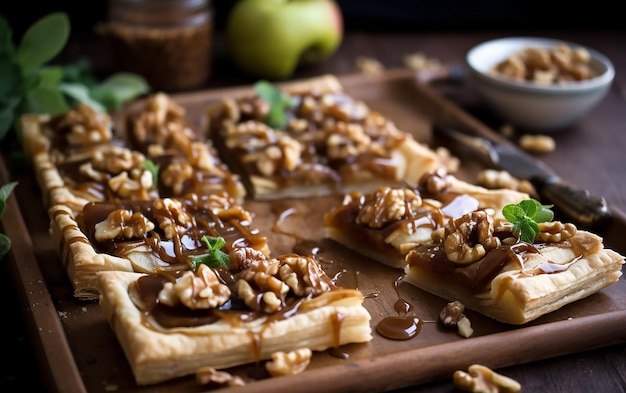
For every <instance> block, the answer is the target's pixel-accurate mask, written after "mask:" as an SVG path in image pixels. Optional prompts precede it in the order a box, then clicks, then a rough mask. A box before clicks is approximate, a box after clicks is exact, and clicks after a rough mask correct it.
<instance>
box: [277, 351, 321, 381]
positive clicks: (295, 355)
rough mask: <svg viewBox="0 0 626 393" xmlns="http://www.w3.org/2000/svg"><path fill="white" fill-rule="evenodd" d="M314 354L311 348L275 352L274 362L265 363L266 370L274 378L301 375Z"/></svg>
mask: <svg viewBox="0 0 626 393" xmlns="http://www.w3.org/2000/svg"><path fill="white" fill-rule="evenodd" d="M312 356H313V352H312V351H311V350H310V349H309V348H300V349H297V350H295V351H291V352H274V353H273V354H272V360H271V361H269V362H267V363H265V368H266V369H267V371H268V372H269V373H270V375H271V376H272V377H277V376H281V375H294V374H300V373H301V372H303V371H304V370H306V368H307V366H308V365H309V363H310V362H311V357H312Z"/></svg>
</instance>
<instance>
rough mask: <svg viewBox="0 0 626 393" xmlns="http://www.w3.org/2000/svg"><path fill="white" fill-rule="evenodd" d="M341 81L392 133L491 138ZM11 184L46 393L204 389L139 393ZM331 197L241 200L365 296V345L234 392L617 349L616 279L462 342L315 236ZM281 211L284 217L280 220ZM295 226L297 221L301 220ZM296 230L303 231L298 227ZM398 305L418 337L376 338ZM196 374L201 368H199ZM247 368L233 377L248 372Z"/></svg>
mask: <svg viewBox="0 0 626 393" xmlns="http://www.w3.org/2000/svg"><path fill="white" fill-rule="evenodd" d="M340 80H341V82H342V84H343V85H344V87H345V88H346V90H347V91H348V92H349V93H350V94H352V95H353V96H354V97H357V98H359V99H362V100H364V101H365V102H367V103H368V104H369V105H370V107H372V108H374V109H376V110H378V111H380V112H381V113H383V114H384V115H385V116H387V117H389V118H392V119H394V121H395V122H396V124H397V125H398V127H399V128H401V129H404V130H407V131H410V132H412V133H414V134H415V136H416V137H417V138H418V140H420V141H423V142H428V143H432V140H431V139H430V126H431V124H432V122H433V121H446V122H448V123H453V124H454V123H457V124H459V125H465V126H468V127H471V128H474V129H476V130H478V131H480V132H485V133H489V134H492V133H493V132H492V131H491V130H489V129H488V128H487V127H485V126H484V125H483V124H481V123H480V122H478V121H477V120H476V119H474V118H472V117H471V116H469V115H468V114H467V113H465V112H463V111H462V110H460V109H459V108H458V107H456V106H455V105H453V104H452V103H450V102H449V101H447V100H446V99H444V98H443V97H442V96H440V95H439V94H437V93H436V92H434V91H433V90H432V89H431V88H429V87H427V86H424V85H422V84H418V83H416V82H415V79H414V78H413V76H412V75H411V74H410V73H407V72H405V71H391V72H388V73H386V74H385V75H382V76H362V75H349V76H342V77H340ZM247 90H248V87H242V88H232V89H220V90H213V91H206V92H197V93H191V94H183V95H175V96H174V98H175V99H176V100H177V101H178V102H179V103H180V104H182V105H183V106H185V107H186V108H187V110H188V116H189V118H190V119H192V120H193V121H195V122H197V124H198V125H201V114H202V112H203V110H204V109H205V108H206V106H207V105H208V104H209V103H211V102H213V101H215V100H217V99H220V98H221V97H224V96H228V95H231V94H240V93H242V92H244V91H247ZM479 168H480V165H479V164H478V163H476V162H471V161H465V162H464V165H463V169H462V171H461V172H460V174H459V176H460V177H462V178H466V180H470V181H471V180H474V179H475V175H476V172H477V170H478V169H479ZM9 180H17V181H19V186H18V187H17V188H16V190H15V192H14V195H15V197H12V198H10V199H9V201H8V205H7V209H6V212H5V217H4V220H3V231H4V233H6V234H7V235H8V236H9V237H10V238H11V239H12V240H13V247H12V250H11V253H10V254H9V255H8V258H7V261H8V263H9V270H10V273H11V274H12V275H13V277H12V278H13V280H14V281H15V282H16V285H17V286H18V293H17V296H18V301H19V303H20V304H24V305H28V306H29V310H28V317H29V318H28V321H27V325H28V326H27V327H28V330H29V334H30V337H31V338H32V341H33V344H34V345H35V347H36V350H37V355H38V359H39V360H40V364H39V366H40V369H41V372H42V374H43V375H44V377H45V379H46V382H47V383H48V384H49V385H50V386H51V388H52V389H56V390H58V391H72V392H87V391H89V392H99V391H101V392H107V391H115V392H143V391H150V392H169V391H176V392H181V393H184V392H198V391H203V389H204V387H202V386H199V385H197V384H196V383H195V381H194V378H193V377H192V376H190V377H186V378H180V379H177V380H174V381H170V382H167V383H162V384H158V385H153V386H148V387H140V386H137V385H136V384H135V383H134V379H133V376H132V372H131V370H130V367H129V365H128V363H127V361H126V359H125V357H124V354H123V352H122V350H121V347H120V346H119V344H118V342H117V340H116V338H115V336H114V335H113V333H112V331H111V329H110V328H109V326H108V324H107V322H106V320H105V319H104V318H103V317H102V315H101V314H100V310H99V306H98V304H97V303H95V302H83V301H79V300H77V299H75V298H74V297H73V290H72V288H71V285H70V283H69V281H68V279H67V277H66V275H65V271H64V270H63V268H62V267H61V263H60V259H59V257H58V255H57V254H56V251H55V250H56V248H55V245H54V244H53V243H52V241H51V238H50V236H49V235H48V218H47V214H46V212H45V210H44V209H43V204H42V200H41V193H40V190H39V189H38V186H37V184H36V183H35V180H34V178H33V176H32V173H25V174H24V173H22V174H19V173H18V174H13V176H9V174H8V172H7V170H6V164H5V162H4V160H2V161H1V165H0V181H1V182H2V183H1V184H4V183H6V182H7V181H9ZM340 201H341V198H339V197H326V198H317V199H315V200H284V201H278V202H254V201H248V202H246V207H247V208H248V209H249V210H251V211H253V212H254V213H255V214H256V217H255V221H254V222H255V223H256V225H257V226H258V227H259V228H260V229H261V230H262V231H263V232H264V233H265V234H266V235H267V236H268V238H269V242H270V245H271V247H272V249H273V250H274V252H276V253H282V252H291V251H293V250H296V251H307V250H308V251H310V249H311V248H313V247H317V248H319V252H318V255H319V256H320V257H321V258H322V260H323V261H324V264H323V266H324V269H325V270H327V272H328V273H329V274H331V276H338V277H340V284H341V285H345V286H352V287H357V288H358V289H360V290H361V291H363V293H364V294H365V295H366V298H365V301H364V304H365V306H366V307H367V308H368V310H369V311H370V313H371V315H372V328H373V335H374V339H373V340H372V341H371V342H369V343H367V344H359V345H348V346H346V347H345V348H344V347H342V348H341V349H342V351H345V352H346V353H347V354H348V355H349V357H348V358H347V359H339V358H337V357H333V356H331V354H329V353H327V352H322V353H316V354H315V356H314V359H313V361H312V362H311V365H310V366H309V368H308V370H307V371H305V372H304V373H303V374H300V375H297V376H293V377H281V378H273V379H266V380H260V381H255V382H251V384H249V385H247V386H246V387H243V388H230V389H224V390H221V391H229V392H231V391H232V392H237V391H247V390H248V389H250V388H254V390H255V391H258V392H294V391H297V392H318V391H325V392H341V391H348V390H349V391H354V392H360V391H368V392H371V391H387V390H391V389H396V388H401V387H405V386H409V385H417V384H421V383H425V382H429V381H433V380H440V379H448V378H451V377H452V373H453V372H454V370H457V369H467V367H468V365H470V364H472V363H482V364H485V365H487V366H489V367H492V368H500V367H505V366H509V365H513V364H519V363H524V362H531V361H534V360H539V359H545V358H549V357H554V356H559V355H563V354H567V353H574V352H579V351H584V350H588V349H592V348H598V347H603V346H609V345H614V344H617V343H622V342H626V329H624V328H623V326H624V325H625V324H626V283H625V282H624V279H623V278H622V279H620V280H619V282H618V283H617V284H615V285H613V286H611V287H609V288H606V289H605V290H603V291H601V292H600V293H598V294H595V295H593V296H590V297H588V298H587V299H584V300H581V301H579V302H577V303H574V304H571V305H568V306H566V307H564V308H562V309H560V310H558V311H556V312H554V313H551V314H549V315H546V316H544V317H542V318H540V319H538V320H536V321H534V322H532V323H529V324H528V325H525V326H521V327H516V326H509V325H505V324H500V323H497V322H495V321H492V320H490V319H488V318H485V317H482V316H481V315H478V314H476V313H473V312H471V311H470V312H468V313H467V315H468V317H469V318H470V320H471V322H472V326H473V328H474V330H475V333H474V335H473V336H472V337H471V338H469V339H465V338H462V337H460V336H459V335H457V334H456V332H455V331H448V330H444V329H442V328H441V327H440V326H439V325H438V324H437V323H435V321H436V318H437V315H438V313H439V310H440V309H441V308H442V307H443V306H444V305H445V304H446V302H447V301H446V300H444V299H441V298H438V297H436V296H433V295H430V294H427V293H425V292H423V291H420V290H418V289H416V288H414V287H412V286H410V285H408V284H402V283H400V284H399V285H397V286H396V285H395V283H396V280H397V279H398V278H399V277H400V276H401V271H398V270H394V269H391V268H388V267H385V266H382V265H380V264H378V263H375V262H373V261H371V260H367V258H364V257H362V256H360V255H357V254H356V253H354V252H352V251H349V250H345V249H343V248H341V247H340V246H338V245H337V244H336V243H334V242H332V241H330V240H327V239H324V236H323V230H322V226H321V223H322V215H323V213H324V212H325V211H326V210H327V209H328V208H330V207H331V206H334V205H337V204H338V203H340ZM287 212H290V214H286V213H287ZM613 214H614V219H613V220H612V222H611V224H610V225H609V227H608V228H607V229H606V230H604V231H601V232H600V233H599V234H600V235H602V236H604V237H605V243H606V245H607V246H608V247H610V248H614V249H615V250H617V251H618V252H620V253H622V254H625V253H626V245H624V242H623V241H620V238H621V239H623V238H624V236H626V218H624V215H623V214H622V213H621V212H619V211H613ZM305 223H306V224H305ZM303 224H304V225H303ZM400 299H402V300H404V301H406V302H408V303H410V304H411V305H412V306H413V310H414V313H415V315H416V316H417V317H419V318H421V319H422V320H423V321H425V323H424V324H423V325H422V328H421V332H420V334H419V335H418V336H417V337H415V338H413V339H411V340H408V341H393V340H388V339H385V338H383V337H382V336H380V335H378V334H377V333H376V332H375V328H376V325H377V324H378V322H379V321H380V320H381V319H382V318H384V317H386V316H395V315H397V314H396V312H395V311H394V303H395V302H396V301H398V300H400ZM198 366H202V365H198ZM252 369H253V367H252V366H243V367H238V368H235V369H232V370H231V371H232V372H233V373H236V374H239V375H241V376H244V377H245V376H247V375H249V373H250V372H251V370H252Z"/></svg>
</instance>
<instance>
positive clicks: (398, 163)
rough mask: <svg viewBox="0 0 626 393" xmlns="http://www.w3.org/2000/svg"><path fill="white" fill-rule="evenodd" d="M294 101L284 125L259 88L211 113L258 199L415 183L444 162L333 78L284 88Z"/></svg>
mask: <svg viewBox="0 0 626 393" xmlns="http://www.w3.org/2000/svg"><path fill="white" fill-rule="evenodd" d="M277 88H279V89H280V93H281V94H284V99H285V100H290V101H291V103H292V104H291V105H290V106H287V107H286V108H285V109H284V111H283V114H284V119H283V120H284V122H283V124H280V123H278V122H274V121H273V120H270V118H269V117H268V116H269V113H270V110H271V109H272V106H271V105H270V103H269V102H268V101H266V99H265V98H263V96H262V95H261V94H260V93H258V90H255V91H250V92H249V93H248V94H247V95H245V94H244V95H241V96H237V97H228V98H225V99H223V100H222V101H221V102H219V103H217V104H213V105H211V106H210V107H208V108H207V110H206V124H207V129H208V134H209V135H211V136H212V138H213V140H214V141H215V142H216V148H217V149H218V151H219V152H220V155H221V157H222V159H223V160H224V161H226V162H227V164H228V165H229V167H231V168H233V171H234V172H236V173H239V174H240V175H241V176H242V181H243V182H244V184H245V185H246V187H247V190H248V194H249V195H251V196H252V198H254V199H257V200H276V199H282V198H305V197H316V196H326V195H339V194H341V193H346V192H350V191H353V190H371V189H373V188H376V187H379V186H382V185H391V184H395V185H399V184H402V183H404V182H408V183H409V184H415V183H416V182H417V179H419V177H420V176H421V175H422V174H423V173H426V172H429V171H432V170H435V169H437V168H440V167H444V166H445V163H444V161H443V160H442V159H441V157H440V156H439V155H438V154H437V153H436V152H435V151H434V150H431V149H430V148H429V147H428V146H427V145H426V144H423V143H420V142H418V141H417V140H416V139H415V138H414V137H413V135H412V134H410V133H408V132H405V131H403V130H400V129H398V127H396V125H395V123H394V122H393V121H392V120H391V119H390V118H388V117H386V116H384V115H383V114H382V113H380V112H377V111H376V110H375V109H374V108H370V106H368V105H367V104H366V103H365V102H364V101H361V100H357V99H355V98H353V97H352V96H351V95H349V94H348V93H347V92H346V91H344V89H343V87H342V85H341V84H340V82H339V80H338V79H337V78H336V77H334V76H331V75H325V76H321V77H317V78H311V79H308V80H304V81H298V82H297V83H294V84H289V83H283V84H281V85H279V87H277Z"/></svg>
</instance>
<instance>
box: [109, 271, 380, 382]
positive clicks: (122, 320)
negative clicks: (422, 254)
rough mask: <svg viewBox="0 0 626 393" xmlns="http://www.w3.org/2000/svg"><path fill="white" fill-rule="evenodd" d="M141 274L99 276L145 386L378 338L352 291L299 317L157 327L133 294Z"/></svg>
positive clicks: (336, 293) (319, 300)
mask: <svg viewBox="0 0 626 393" xmlns="http://www.w3.org/2000/svg"><path fill="white" fill-rule="evenodd" d="M141 276H142V275H141V274H138V273H127V272H101V273H98V281H99V287H100V291H101V293H102V296H101V298H100V306H101V308H102V311H103V312H104V314H105V315H106V317H107V319H108V321H109V323H110V324H111V326H112V329H113V330H114V332H115V334H116V336H117V338H118V340H119V342H120V344H121V346H122V348H123V350H124V352H125V354H126V357H127V359H128V361H129V363H130V366H131V368H132V370H133V373H134V376H135V379H136V382H137V384H139V385H148V384H154V383H158V382H162V381H165V380H168V379H172V378H175V377H180V376H185V375H190V374H194V373H195V372H196V371H197V370H198V369H200V368H201V367H214V368H216V369H223V368H228V367H232V366H236V365H242V364H247V363H255V362H260V361H262V360H265V359H269V358H270V357H271V355H272V353H274V352H277V351H286V352H288V351H291V350H293V349H295V348H303V347H308V348H310V349H311V350H314V351H323V350H326V349H329V348H333V347H336V346H338V345H344V344H348V343H364V342H367V341H369V340H371V338H372V336H371V329H370V323H369V322H370V315H369V313H368V312H367V310H366V309H365V308H364V307H363V306H362V302H363V297H362V294H361V293H360V292H359V291H357V290H351V289H338V290H333V291H330V292H326V293H323V294H321V295H319V296H318V297H315V298H313V300H310V301H305V303H304V304H303V305H302V306H301V307H300V309H299V311H298V312H297V313H295V314H294V315H292V316H290V317H288V318H286V319H276V320H273V321H271V322H269V323H268V322H267V320H268V318H271V317H266V318H263V319H256V320H253V321H249V322H241V323H237V324H235V325H233V324H231V323H229V322H227V321H226V320H220V321H218V322H215V323H213V324H210V325H202V326H198V327H192V328H176V329H165V328H152V327H150V326H149V325H148V324H146V322H145V316H144V313H143V312H142V311H141V310H139V309H138V308H137V307H136V306H135V304H134V303H133V301H132V299H131V298H130V296H129V292H128V290H129V285H130V284H131V283H132V282H134V281H135V280H137V279H138V278H139V277H141ZM307 302H310V304H308V305H307Z"/></svg>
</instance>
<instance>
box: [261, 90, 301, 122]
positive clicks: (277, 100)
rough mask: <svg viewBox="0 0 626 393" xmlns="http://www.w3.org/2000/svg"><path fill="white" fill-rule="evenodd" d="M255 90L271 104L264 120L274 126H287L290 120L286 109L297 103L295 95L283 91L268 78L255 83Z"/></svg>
mask: <svg viewBox="0 0 626 393" xmlns="http://www.w3.org/2000/svg"><path fill="white" fill-rule="evenodd" d="M254 90H255V91H256V93H257V95H258V96H259V97H260V98H261V99H262V100H264V101H265V102H267V103H268V104H269V105H270V111H269V113H268V115H267V117H266V118H265V119H263V121H264V122H265V123H266V124H267V125H269V126H270V127H272V128H278V129H281V128H285V127H286V126H287V121H288V119H287V113H286V110H287V109H288V108H293V107H294V106H295V105H296V102H295V100H294V99H293V97H291V96H289V95H288V94H285V93H283V92H282V91H281V90H280V89H278V88H277V87H275V86H274V85H272V84H271V83H269V82H268V81H266V80H260V81H258V82H257V83H255V85H254Z"/></svg>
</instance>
